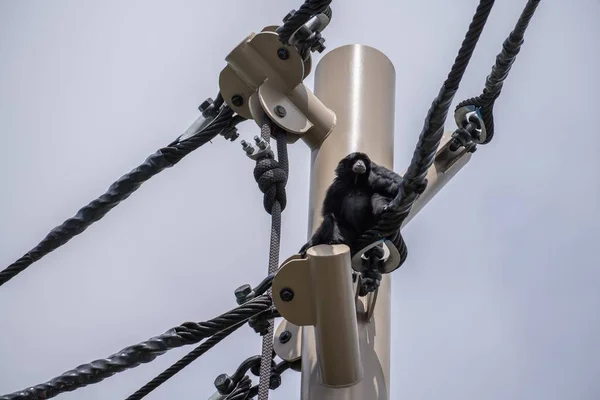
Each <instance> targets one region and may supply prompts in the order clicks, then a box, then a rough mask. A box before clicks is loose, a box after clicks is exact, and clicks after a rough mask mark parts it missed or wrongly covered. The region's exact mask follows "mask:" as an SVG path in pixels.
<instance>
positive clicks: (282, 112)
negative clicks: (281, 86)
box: [274, 106, 287, 118]
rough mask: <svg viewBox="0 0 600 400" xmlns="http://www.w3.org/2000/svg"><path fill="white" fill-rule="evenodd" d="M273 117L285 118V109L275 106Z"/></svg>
mask: <svg viewBox="0 0 600 400" xmlns="http://www.w3.org/2000/svg"><path fill="white" fill-rule="evenodd" d="M274 111H275V115H277V116H278V117H281V118H283V117H285V115H286V114H287V111H286V109H285V108H284V107H283V106H275V110H274Z"/></svg>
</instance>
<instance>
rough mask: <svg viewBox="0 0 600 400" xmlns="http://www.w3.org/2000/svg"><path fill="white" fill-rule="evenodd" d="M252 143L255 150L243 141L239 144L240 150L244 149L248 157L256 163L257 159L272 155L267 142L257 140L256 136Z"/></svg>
mask: <svg viewBox="0 0 600 400" xmlns="http://www.w3.org/2000/svg"><path fill="white" fill-rule="evenodd" d="M254 142H255V143H256V147H257V149H255V148H254V146H252V145H251V144H248V142H246V141H245V140H242V141H241V142H240V143H241V144H242V149H244V151H245V152H246V155H247V156H248V157H250V158H251V159H253V160H254V161H256V160H258V159H259V158H262V157H268V156H272V155H273V151H272V150H271V144H270V143H269V142H267V141H266V140H264V139H262V138H259V137H258V136H254Z"/></svg>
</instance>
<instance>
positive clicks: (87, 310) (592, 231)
mask: <svg viewBox="0 0 600 400" xmlns="http://www.w3.org/2000/svg"><path fill="white" fill-rule="evenodd" d="M299 4H300V1H299V0H293V1H290V0H286V1H281V0H280V1H275V0H269V1H266V0H263V1H260V0H254V1H241V0H227V1H212V2H208V1H199V0H196V1H191V0H189V1H183V0H178V1H158V0H155V1H128V2H122V1H116V0H111V1H88V0H86V1H79V0H78V1H76V0H60V1H59V0H55V1H41V0H37V1H30V0H19V1H17V0H12V1H10V0H3V1H0V148H2V154H3V156H2V157H1V158H0V171H1V172H0V183H1V184H2V195H1V200H0V266H1V267H5V266H7V265H8V264H10V263H11V262H12V261H14V260H16V259H17V258H18V257H20V256H21V255H22V254H24V253H25V252H26V251H27V250H29V249H30V248H31V247H32V246H33V245H34V244H36V243H37V242H38V241H39V240H41V239H42V238H43V236H44V235H45V234H46V233H47V232H48V231H49V230H50V229H51V228H52V227H54V226H55V225H57V224H58V223H60V222H62V221H63V220H65V219H66V218H68V217H70V216H72V215H73V214H74V213H75V212H76V211H77V210H78V209H79V208H80V207H81V206H83V205H84V204H87V203H88V202H89V201H91V200H92V199H94V198H95V197H97V196H98V195H100V194H101V193H103V192H104V191H105V190H106V188H107V187H108V186H109V185H110V184H111V183H112V182H113V181H114V180H116V179H117V178H119V177H120V176H121V175H122V174H124V173H126V172H128V171H129V170H130V169H132V168H133V167H135V166H137V165H138V164H139V163H141V162H142V161H143V160H144V159H145V158H146V157H147V156H148V155H149V154H151V153H153V152H154V151H155V150H156V149H158V148H159V147H162V146H164V145H167V144H168V143H170V142H171V141H172V140H173V139H174V138H176V137H177V136H178V135H179V134H180V133H182V132H183V131H184V130H185V129H186V128H187V126H188V125H189V123H191V122H192V121H193V120H194V119H195V118H196V117H197V115H198V111H197V110H196V107H197V106H198V105H199V104H200V103H201V102H202V101H203V100H204V99H205V98H206V97H208V96H211V97H214V96H215V94H216V93H217V89H218V87H217V77H218V74H219V72H220V71H221V69H222V68H223V66H224V57H225V55H226V54H227V53H228V52H229V51H230V49H231V48H232V47H233V46H235V45H236V44H237V43H238V42H239V41H240V40H242V39H243V38H244V37H245V36H246V35H247V34H248V33H249V32H251V31H258V30H260V29H261V28H262V27H263V26H266V25H271V24H278V23H279V22H280V19H281V17H283V16H284V15H285V14H286V13H287V12H288V11H289V10H290V9H291V8H297V7H298V5H299ZM366 4H368V5H366ZM524 4H525V0H504V1H498V2H497V4H496V6H495V7H494V10H493V12H492V15H491V17H490V19H489V23H488V26H487V27H486V29H485V31H484V33H483V35H482V38H481V41H480V44H479V46H478V48H477V50H476V52H475V55H474V57H473V60H472V62H471V66H470V68H469V69H468V70H467V74H466V77H465V79H464V81H463V84H462V86H461V91H460V92H459V94H458V96H457V99H456V100H457V101H458V100H462V99H464V98H466V97H471V96H474V95H477V94H479V93H480V91H481V89H482V87H483V83H484V80H485V77H486V75H487V74H488V73H489V71H490V67H491V65H492V64H493V61H494V58H495V56H496V54H497V53H498V52H499V51H500V48H501V43H502V41H503V40H504V38H505V37H506V35H507V34H508V32H509V31H510V30H511V28H512V27H513V25H514V23H515V22H516V19H517V17H518V14H519V13H520V12H521V9H522V7H523V5H524ZM476 5H477V1H476V0H470V1H467V0H461V1H443V0H430V1H426V2H425V1H391V0H390V1H370V2H368V3H367V2H364V1H358V0H353V1H350V0H346V1H343V2H342V1H336V2H334V4H333V6H334V20H333V22H332V24H331V25H330V26H329V28H328V29H327V30H326V32H325V36H326V38H327V42H326V44H327V46H328V49H332V48H335V47H337V46H340V45H343V44H351V43H362V44H368V45H371V46H373V47H376V48H378V49H380V50H382V51H383V52H385V53H386V54H387V55H388V56H389V57H390V59H391V60H392V61H393V63H394V65H395V67H396V71H397V86H396V87H397V97H396V104H397V108H396V109H397V114H396V145H395V146H396V149H395V150H396V160H395V168H396V170H397V171H398V172H400V171H402V170H403V169H404V168H405V167H406V165H408V162H409V159H410V156H411V154H412V151H413V148H414V144H415V143H416V140H417V135H418V134H419V132H420V130H421V127H422V123H423V118H424V117H425V113H426V111H427V109H428V107H429V105H430V102H431V100H432V99H433V97H434V96H435V95H436V94H437V91H438V89H439V87H440V85H441V83H442V82H443V80H444V78H445V77H446V74H447V72H448V70H449V68H450V65H451V64H452V62H453V60H454V57H455V55H456V52H457V50H458V48H459V45H460V43H461V41H462V39H463V36H464V33H465V31H466V29H467V26H468V24H469V22H470V19H471V17H472V14H473V12H474V10H475V7H476ZM259 8H260V9H262V10H260V11H259ZM599 17H600V3H598V1H595V0H577V1H572V2H567V1H562V0H545V1H543V2H542V4H541V5H540V7H539V9H538V12H537V13H536V15H535V17H534V19H533V21H532V23H531V26H530V28H529V30H528V32H527V35H526V42H525V45H524V47H523V49H522V52H521V54H520V55H519V57H518V59H517V62H516V64H515V66H514V68H513V70H512V73H511V75H510V76H509V79H508V80H507V82H506V85H505V87H504V91H503V93H502V96H501V97H500V99H499V100H498V101H497V105H496V107H495V116H496V136H495V139H494V141H493V142H492V143H491V144H490V145H488V146H482V147H480V149H479V151H478V152H477V153H476V154H475V155H474V158H473V159H472V161H471V162H470V164H469V165H468V166H467V167H466V169H465V170H463V171H462V172H460V173H459V174H458V176H457V177H456V178H455V179H454V180H453V181H452V182H451V183H450V184H449V185H448V186H447V187H446V188H445V189H444V190H443V191H442V192H441V193H440V194H439V195H438V196H437V197H436V198H435V199H434V200H433V201H432V202H431V204H430V205H428V206H427V207H426V208H425V209H424V210H423V212H422V213H421V214H420V215H419V216H418V217H417V218H415V219H414V220H413V222H412V223H411V224H410V226H409V227H408V228H407V229H406V231H405V237H406V240H407V242H408V244H409V251H410V255H409V259H408V261H407V263H406V264H405V265H404V266H403V267H402V268H401V269H400V270H398V271H397V272H395V273H394V279H393V290H394V292H393V307H394V308H393V315H394V318H393V328H392V329H393V338H392V340H393V346H392V352H393V354H392V360H393V361H392V376H393V380H392V384H391V391H392V393H391V398H392V399H415V400H416V399H423V400H438V399H440V398H444V399H447V400H451V399H461V400H462V399H486V400H496V399H497V400H504V399H515V400H517V399H546V400H555V399H556V400H562V399H590V400H591V399H597V398H598V396H599V395H600V381H598V379H597V378H598V372H599V371H600V350H599V349H600V322H599V321H598V309H599V307H600V294H599V290H598V285H599V279H600V271H599V266H600V257H599V256H598V251H597V248H596V245H597V239H596V236H597V235H598V230H599V229H600V217H599V213H598V210H597V206H598V204H600V185H599V183H598V181H599V179H600V161H598V158H597V155H598V152H599V151H600V132H598V129H597V126H598V124H597V123H596V116H595V115H596V112H597V111H598V110H599V109H600V101H599V100H598V90H599V89H600V81H599V78H598V71H600V45H599V44H598V43H599V42H598V39H599V38H600V27H599V26H598V24H597V20H598V18H599ZM319 57H320V56H319ZM319 57H317V58H319ZM308 82H309V84H310V85H312V79H310V80H309V81H308ZM453 128H454V122H453V121H452V119H449V121H448V123H447V129H448V130H450V129H453ZM240 131H241V134H242V138H246V139H248V138H251V137H252V136H253V135H255V134H256V133H257V132H258V127H257V126H256V125H255V124H254V123H252V122H247V123H245V124H242V125H241V126H240ZM253 165H254V164H253V162H252V161H250V160H249V159H248V158H246V157H245V156H244V155H243V152H242V150H241V147H240V144H239V140H238V141H237V142H235V143H231V142H226V141H225V140H223V139H221V138H218V139H217V140H215V141H214V142H213V144H212V145H210V144H209V145H206V146H205V147H203V148H201V149H199V150H197V151H196V152H194V153H193V154H191V155H190V156H188V157H186V158H185V160H183V161H182V162H181V163H179V164H178V165H177V166H175V167H173V168H171V169H170V170H167V171H164V172H163V173H162V174H160V175H158V176H156V177H155V178H153V179H152V180H151V181H149V182H148V183H146V184H144V185H143V186H142V187H141V188H140V189H139V190H138V191H137V192H136V193H135V194H134V195H132V196H131V197H130V198H129V199H128V200H127V201H125V202H124V203H123V204H121V205H119V206H118V207H116V208H115V209H114V210H113V211H111V212H110V213H109V214H108V215H107V216H106V217H105V218H104V219H103V220H101V221H100V222H98V223H96V224H95V225H94V226H93V227H91V228H89V229H88V230H87V231H86V232H85V233H84V234H82V235H80V236H79V237H77V238H76V239H74V240H72V242H70V243H68V244H67V245H66V246H64V247H62V248H61V249H59V250H57V251H55V252H54V253H52V254H50V255H49V256H47V257H45V258H44V259H42V260H41V261H39V262H38V263H36V264H34V265H33V266H32V267H31V268H30V269H29V270H27V271H26V272H24V273H22V274H21V275H19V276H18V277H17V278H15V279H14V280H12V281H11V282H9V283H8V284H6V285H5V286H3V287H2V288H0V394H4V393H9V392H13V391H15V390H18V389H21V388H25V387H27V386H29V385H32V384H35V383H40V382H43V381H46V380H47V379H49V378H52V377H54V376H56V375H58V374H60V373H62V372H64V371H66V370H68V369H70V368H72V367H75V366H77V365H79V364H81V363H85V362H88V361H92V360H94V359H97V358H102V357H105V356H108V355H110V354H112V353H114V352H116V351H118V350H120V349H121V348H123V347H125V346H127V345H130V344H134V343H137V342H139V341H141V340H144V339H147V338H149V337H151V336H154V335H157V334H160V333H162V332H164V331H165V330H167V329H168V328H170V327H172V326H175V325H178V324H179V323H181V322H184V321H188V320H197V321H199V320H205V319H208V318H211V317H213V316H216V315H218V314H220V313H222V312H224V311H226V310H228V309H230V308H232V307H233V306H235V301H234V298H233V290H234V289H235V288H236V287H237V286H238V285H240V284H243V283H251V284H256V283H258V282H259V281H260V279H261V278H262V277H263V276H264V275H265V273H266V270H267V258H268V243H269V236H268V235H269V227H270V218H269V216H268V215H267V214H266V213H265V211H264V209H263V207H262V195H261V193H260V191H259V190H258V187H257V185H256V183H255V181H254V179H253V177H252V168H253ZM290 165H291V173H290V179H289V184H288V186H287V191H288V198H289V204H288V206H287V208H286V210H285V211H284V219H283V239H282V249H281V258H282V259H284V258H286V257H287V256H288V255H290V254H292V253H294V252H295V251H296V250H297V249H298V248H299V247H300V246H301V245H302V244H303V243H304V241H305V238H306V226H307V222H306V220H307V211H308V206H307V201H306V200H307V199H308V170H309V151H308V149H307V148H306V146H304V145H303V144H302V143H301V142H298V143H297V144H296V145H294V146H290ZM191 349H192V347H186V348H184V349H179V350H175V351H171V352H169V353H168V354H166V355H164V356H162V357H160V358H158V359H157V360H156V361H154V362H153V363H151V364H147V365H143V366H140V367H138V368H136V369H134V370H131V371H128V372H124V373H121V374H118V375H116V376H114V377H112V378H109V379H107V380H106V381H104V382H103V383H100V384H97V385H93V386H89V387H87V388H84V389H80V390H78V391H77V392H73V393H69V394H65V395H62V397H60V398H61V399H79V398H85V399H88V400H95V399H119V398H122V399H124V398H125V397H127V396H128V395H129V394H131V393H132V392H134V391H135V390H136V389H138V388H139V387H140V386H142V385H143V384H144V383H146V382H147V381H148V380H150V379H151V378H153V377H154V376H155V375H156V374H157V373H159V372H161V371H162V370H163V369H164V368H166V367H167V366H169V365H170V364H171V363H173V362H175V361H176V360H177V359H179V358H180V357H181V356H183V355H184V354H186V353H187V352H188V351H189V350H191ZM259 352H260V339H259V337H258V336H257V335H256V334H255V333H254V332H252V331H251V330H250V329H249V328H244V329H243V330H242V331H240V332H237V333H235V334H234V335H233V336H232V337H230V338H228V339H227V340H226V341H225V342H223V343H221V345H220V346H218V347H216V348H215V349H213V350H212V351H210V352H209V353H208V354H206V355H205V356H204V357H202V358H201V359H200V360H198V361H197V362H195V363H194V364H192V365H191V366H190V367H188V368H187V369H185V370H184V371H183V372H181V373H180V374H178V375H177V376H176V377H175V378H173V379H172V380H171V381H169V382H168V383H166V384H165V385H163V386H162V387H161V388H159V389H158V390H156V391H155V392H154V393H152V394H151V395H150V396H148V398H149V399H175V398H197V399H204V398H208V397H209V396H210V395H211V394H212V393H213V392H214V387H213V386H212V382H213V380H214V378H215V377H216V376H217V375H218V374H220V373H222V372H228V373H232V372H233V371H234V370H235V368H236V367H237V366H238V364H239V363H240V362H241V361H242V360H243V359H245V358H246V357H249V356H252V355H255V354H258V353H259ZM299 386H300V374H297V373H293V372H287V373H286V374H285V375H284V376H283V385H282V387H281V388H280V389H278V390H277V391H275V392H272V394H271V398H272V399H297V398H299Z"/></svg>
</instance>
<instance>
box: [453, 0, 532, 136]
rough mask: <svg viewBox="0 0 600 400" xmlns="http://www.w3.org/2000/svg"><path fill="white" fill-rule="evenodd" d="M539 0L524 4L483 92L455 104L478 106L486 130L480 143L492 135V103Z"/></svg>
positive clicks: (518, 49)
mask: <svg viewBox="0 0 600 400" xmlns="http://www.w3.org/2000/svg"><path fill="white" fill-rule="evenodd" d="M540 1H541V0H529V1H528V2H527V4H526V5H525V8H524V9H523V12H522V13H521V15H520V16H519V19H518V21H517V23H516V25H515V28H514V29H513V31H512V32H511V33H510V34H509V35H508V37H507V38H506V40H505V41H504V43H502V51H501V52H500V54H498V55H497V56H496V63H495V64H494V66H493V67H492V72H491V73H490V74H489V75H488V77H487V78H486V81H485V87H484V88H483V93H482V94H481V95H480V96H477V97H473V98H470V99H467V100H464V101H462V102H460V103H459V104H458V105H457V106H456V109H457V110H458V109H459V108H462V107H465V106H475V107H478V108H480V112H481V117H482V119H483V123H484V124H485V129H486V132H487V136H486V139H485V141H484V142H483V143H482V144H487V143H489V142H490V141H491V140H492V138H493V136H494V115H493V110H494V103H495V102H496V99H497V98H498V97H499V96H500V93H501V92H502V86H503V84H504V81H505V80H506V78H507V77H508V74H509V72H510V69H511V67H512V65H513V63H514V62H515V60H516V58H517V55H518V54H519V51H520V50H521V46H523V43H524V42H525V40H524V37H525V31H526V30H527V27H528V26H529V22H530V21H531V18H532V17H533V15H534V14H535V10H536V9H537V6H538V5H539V3H540Z"/></svg>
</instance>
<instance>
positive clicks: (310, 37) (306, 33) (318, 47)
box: [276, 10, 331, 57]
mask: <svg viewBox="0 0 600 400" xmlns="http://www.w3.org/2000/svg"><path fill="white" fill-rule="evenodd" d="M295 13H296V10H292V11H290V12H289V13H288V14H287V15H286V16H285V17H284V18H283V22H284V23H286V22H287V21H288V20H289V19H290V18H291V17H292V16H294V14H295ZM330 21H331V18H330V16H329V15H327V14H325V13H320V14H317V15H315V16H313V17H312V18H311V19H309V20H308V21H307V22H306V23H305V24H304V25H302V26H301V27H299V28H298V29H296V31H294V33H292V35H291V36H290V39H289V44H291V45H293V46H296V48H297V49H298V51H299V52H300V53H301V54H303V56H304V57H308V56H310V51H318V52H319V53H321V52H323V50H325V38H323V37H322V36H321V32H323V31H324V30H325V28H327V25H329V22H330ZM280 28H281V27H280ZM276 32H279V28H278V29H277V30H276Z"/></svg>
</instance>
